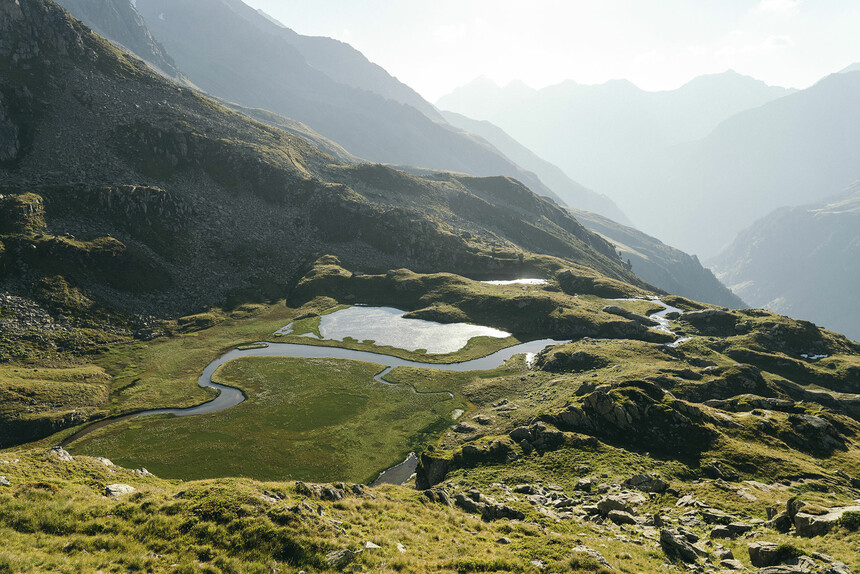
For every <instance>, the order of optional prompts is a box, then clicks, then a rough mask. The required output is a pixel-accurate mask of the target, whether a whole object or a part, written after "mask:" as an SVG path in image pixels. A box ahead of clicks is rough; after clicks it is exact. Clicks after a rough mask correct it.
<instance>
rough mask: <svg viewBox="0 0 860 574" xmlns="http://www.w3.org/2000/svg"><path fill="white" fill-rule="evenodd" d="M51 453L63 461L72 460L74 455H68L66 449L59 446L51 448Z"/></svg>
mask: <svg viewBox="0 0 860 574" xmlns="http://www.w3.org/2000/svg"><path fill="white" fill-rule="evenodd" d="M51 454H53V455H54V456H56V457H57V458H58V459H60V460H61V461H63V462H72V461H73V460H74V457H73V456H72V455H70V454H69V453H68V452H67V451H66V449H64V448H63V447H61V446H55V447H53V448H52V449H51Z"/></svg>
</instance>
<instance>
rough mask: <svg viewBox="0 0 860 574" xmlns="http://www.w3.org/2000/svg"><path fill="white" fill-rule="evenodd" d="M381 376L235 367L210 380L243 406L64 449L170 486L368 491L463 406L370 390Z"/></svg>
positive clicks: (303, 365)
mask: <svg viewBox="0 0 860 574" xmlns="http://www.w3.org/2000/svg"><path fill="white" fill-rule="evenodd" d="M382 368H383V367H382V366H380V365H375V364H371V363H360V362H355V361H343V360H332V359H291V358H244V359H237V360H234V361H231V362H229V363H226V364H225V365H224V366H222V367H221V369H219V371H218V372H217V373H216V377H215V380H216V381H217V382H219V383H222V384H227V385H231V386H235V387H239V388H241V389H242V390H243V391H244V392H245V393H246V395H247V396H248V400H247V401H245V402H244V403H242V404H240V405H238V406H236V407H233V408H231V409H229V410H227V411H222V412H220V413H215V414H211V415H200V416H194V417H187V418H180V417H153V418H148V419H133V420H130V421H126V422H122V423H118V424H116V425H111V426H109V427H106V428H104V429H100V430H99V431H96V432H94V433H92V434H91V435H88V436H86V437H84V438H83V439H81V440H80V441H78V442H76V443H74V444H73V445H72V446H70V447H69V448H70V450H71V451H72V452H75V453H81V454H92V455H102V456H107V457H109V458H111V459H112V460H116V461H117V462H119V463H121V464H125V465H128V466H135V467H138V466H145V467H146V468H148V469H149V470H151V471H152V472H155V473H156V474H158V475H160V476H166V477H172V478H185V479H190V478H210V477H217V476H247V477H253V478H257V479H264V480H273V479H278V480H283V479H287V478H292V479H301V480H316V481H320V480H352V481H368V480H371V479H373V478H375V476H376V474H377V473H378V472H379V471H381V470H384V469H385V468H387V467H389V466H392V465H394V464H396V463H398V462H400V461H401V460H402V459H403V458H405V456H406V454H407V453H408V452H409V451H410V450H412V449H419V448H421V447H423V446H424V445H425V444H426V443H427V442H430V441H433V440H435V438H436V437H437V436H438V434H439V433H440V432H441V431H442V430H443V429H444V428H445V427H446V426H447V425H448V424H450V413H451V411H452V410H453V409H455V408H463V406H464V404H463V402H462V400H452V399H450V397H449V396H448V394H447V393H440V392H435V393H433V394H430V393H415V392H413V390H412V389H411V387H409V386H407V385H387V384H384V383H380V382H378V381H375V380H374V379H373V376H374V375H375V374H376V373H378V372H379V371H381V370H382ZM420 390H422V391H423V390H425V389H420ZM427 390H432V391H437V389H436V388H434V389H427Z"/></svg>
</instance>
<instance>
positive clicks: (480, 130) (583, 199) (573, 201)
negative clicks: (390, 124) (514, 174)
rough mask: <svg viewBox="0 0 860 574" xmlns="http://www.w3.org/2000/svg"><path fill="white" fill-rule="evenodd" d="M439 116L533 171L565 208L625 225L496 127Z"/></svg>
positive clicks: (601, 201)
mask: <svg viewBox="0 0 860 574" xmlns="http://www.w3.org/2000/svg"><path fill="white" fill-rule="evenodd" d="M442 115H443V116H444V117H445V119H446V120H448V122H449V123H450V124H451V125H454V126H457V127H458V128H461V129H463V130H466V131H468V132H471V133H473V134H476V135H478V136H481V137H482V138H484V139H485V140H487V141H488V142H490V144H492V145H493V146H495V147H496V149H498V150H499V151H501V152H502V153H503V154H505V155H506V156H508V157H509V158H511V159H512V160H513V161H515V162H517V164H518V165H520V166H522V167H524V168H525V169H528V170H530V171H533V172H534V173H535V174H537V176H538V177H539V178H540V179H541V181H543V182H544V183H546V184H547V185H548V186H549V187H550V188H551V189H552V190H553V191H555V192H556V193H557V194H558V195H559V196H560V197H561V199H562V200H563V201H564V202H565V203H566V204H567V205H570V206H572V207H575V208H577V209H583V210H585V211H593V212H595V213H599V214H601V215H604V216H606V217H609V218H610V219H613V220H615V221H618V222H621V223H629V221H628V219H627V216H626V215H624V214H623V213H622V212H621V210H620V209H618V206H617V205H615V203H613V201H612V200H611V199H609V198H608V197H606V196H605V195H602V194H599V193H595V192H593V191H591V190H590V189H588V188H586V187H584V186H582V185H580V184H578V183H576V182H575V181H573V180H572V179H570V178H569V177H568V176H567V175H566V174H565V173H564V172H563V171H562V170H561V169H559V168H558V166H555V165H553V164H551V163H549V162H548V161H545V160H543V159H541V158H540V157H538V156H537V155H536V154H535V153H534V152H532V151H531V150H530V149H528V148H526V147H525V146H523V145H522V144H521V143H520V142H518V141H517V140H515V139H514V138H512V137H511V136H509V135H508V134H507V133H505V131H504V130H503V129H501V128H500V127H498V126H495V125H493V124H492V123H491V122H488V121H486V120H483V121H481V120H473V119H471V118H467V117H466V116H464V115H462V114H458V113H455V112H442Z"/></svg>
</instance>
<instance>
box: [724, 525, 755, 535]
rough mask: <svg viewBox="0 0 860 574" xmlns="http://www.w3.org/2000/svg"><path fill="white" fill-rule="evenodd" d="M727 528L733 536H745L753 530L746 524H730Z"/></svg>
mask: <svg viewBox="0 0 860 574" xmlns="http://www.w3.org/2000/svg"><path fill="white" fill-rule="evenodd" d="M727 528H728V529H729V531H730V532H731V533H732V535H733V536H740V535H741V534H746V533H747V532H749V531H750V530H752V529H753V527H752V524H747V523H746V522H732V523H730V524H729V525H728V526H727Z"/></svg>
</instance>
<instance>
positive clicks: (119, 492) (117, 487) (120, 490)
mask: <svg viewBox="0 0 860 574" xmlns="http://www.w3.org/2000/svg"><path fill="white" fill-rule="evenodd" d="M136 490H137V489H136V488H135V487H133V486H129V485H128V484H109V485H107V486H106V487H105V495H107V496H111V497H114V498H117V497H120V496H125V495H127V494H131V493H132V492H135V491H136Z"/></svg>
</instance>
